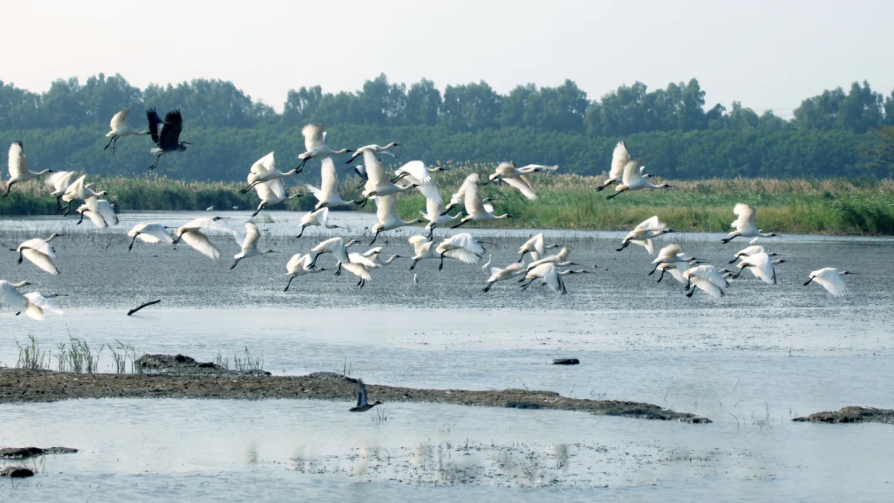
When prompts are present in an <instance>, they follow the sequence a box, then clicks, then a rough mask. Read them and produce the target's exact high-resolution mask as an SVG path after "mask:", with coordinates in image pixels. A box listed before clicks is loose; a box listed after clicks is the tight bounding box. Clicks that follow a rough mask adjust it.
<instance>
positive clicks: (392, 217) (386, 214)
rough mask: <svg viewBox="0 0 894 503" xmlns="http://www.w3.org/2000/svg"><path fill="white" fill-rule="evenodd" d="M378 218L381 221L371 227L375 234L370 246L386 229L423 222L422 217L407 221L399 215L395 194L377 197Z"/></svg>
mask: <svg viewBox="0 0 894 503" xmlns="http://www.w3.org/2000/svg"><path fill="white" fill-rule="evenodd" d="M376 218H378V220H379V221H378V222H377V223H376V224H375V225H373V226H372V228H371V229H370V230H371V231H372V232H373V233H374V234H375V236H373V239H372V241H370V242H369V245H370V246H372V245H373V243H375V242H376V240H377V239H379V234H381V233H383V232H385V231H390V230H393V229H397V228H400V227H405V226H407V225H413V224H418V223H420V222H422V219H420V218H417V219H414V220H410V221H405V220H402V219H401V218H400V217H398V216H397V196H394V195H388V196H378V197H376Z"/></svg>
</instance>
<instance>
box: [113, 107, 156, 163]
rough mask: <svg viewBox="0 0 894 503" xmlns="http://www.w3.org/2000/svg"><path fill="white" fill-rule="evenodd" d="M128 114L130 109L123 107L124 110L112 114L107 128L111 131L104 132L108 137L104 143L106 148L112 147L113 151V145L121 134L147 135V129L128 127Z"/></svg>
mask: <svg viewBox="0 0 894 503" xmlns="http://www.w3.org/2000/svg"><path fill="white" fill-rule="evenodd" d="M129 115H130V109H129V108H125V109H124V110H122V111H120V112H118V113H116V114H115V115H113V116H112V120H111V121H110V122H109V128H110V129H111V131H109V132H108V133H106V138H110V140H109V143H108V144H107V145H106V148H109V146H111V147H112V152H113V153H114V152H115V146H116V145H118V138H121V137H122V136H139V135H148V134H149V131H137V130H136V129H134V128H132V127H130V123H128V122H127V117H128V116H129Z"/></svg>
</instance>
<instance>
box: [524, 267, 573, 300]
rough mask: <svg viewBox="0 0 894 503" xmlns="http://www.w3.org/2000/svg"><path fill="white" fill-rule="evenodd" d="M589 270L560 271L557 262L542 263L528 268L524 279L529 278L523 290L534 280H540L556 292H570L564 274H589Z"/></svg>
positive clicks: (563, 293)
mask: <svg viewBox="0 0 894 503" xmlns="http://www.w3.org/2000/svg"><path fill="white" fill-rule="evenodd" d="M587 273H589V271H586V270H584V269H579V270H575V271H571V270H568V271H559V268H558V266H557V264H554V263H552V262H549V263H545V264H540V265H538V266H536V267H534V268H531V269H528V270H527V271H526V272H525V275H524V277H523V278H522V281H524V280H529V281H528V282H527V283H525V284H523V285H522V286H521V289H522V290H527V289H528V287H529V286H531V283H533V282H534V281H537V280H540V281H541V282H542V283H543V284H545V285H546V286H548V287H549V288H550V289H551V290H552V291H554V292H561V293H562V295H565V294H567V293H568V290H566V289H565V282H564V281H563V280H562V276H567V275H569V274H587Z"/></svg>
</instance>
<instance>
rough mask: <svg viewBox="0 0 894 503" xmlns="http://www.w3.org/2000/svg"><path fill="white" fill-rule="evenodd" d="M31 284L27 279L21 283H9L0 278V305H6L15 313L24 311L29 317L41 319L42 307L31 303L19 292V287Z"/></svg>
mask: <svg viewBox="0 0 894 503" xmlns="http://www.w3.org/2000/svg"><path fill="white" fill-rule="evenodd" d="M26 286H32V285H31V283H29V282H27V281H22V282H21V283H10V282H9V281H6V280H3V279H0V306H3V305H5V306H8V307H9V309H10V310H11V311H14V312H15V313H16V314H20V313H25V314H26V315H27V316H28V317H29V318H32V319H35V320H38V321H42V320H43V309H42V308H41V307H40V306H38V305H37V304H34V303H32V302H31V301H30V300H29V299H28V298H27V297H26V296H25V295H23V294H22V293H21V292H19V288H24V287H26Z"/></svg>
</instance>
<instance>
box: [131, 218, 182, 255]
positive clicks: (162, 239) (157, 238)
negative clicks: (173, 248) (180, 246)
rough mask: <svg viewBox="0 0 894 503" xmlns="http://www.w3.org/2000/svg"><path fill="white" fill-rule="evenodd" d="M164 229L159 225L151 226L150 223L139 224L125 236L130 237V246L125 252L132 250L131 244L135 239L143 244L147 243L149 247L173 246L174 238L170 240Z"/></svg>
mask: <svg viewBox="0 0 894 503" xmlns="http://www.w3.org/2000/svg"><path fill="white" fill-rule="evenodd" d="M165 229H166V227H165V226H163V225H161V224H152V223H140V224H137V225H135V226H134V228H133V229H131V230H130V231H129V232H128V233H127V235H128V236H129V237H132V238H133V239H131V240H130V246H128V247H127V251H131V250H133V244H134V242H136V240H137V239H139V240H140V241H142V242H144V243H149V244H151V245H154V244H159V243H163V244H168V245H170V244H174V238H172V237H171V236H170V235H169V234H168V232H167V230H165Z"/></svg>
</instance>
